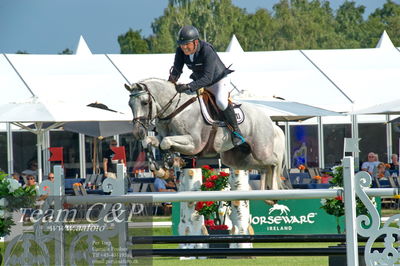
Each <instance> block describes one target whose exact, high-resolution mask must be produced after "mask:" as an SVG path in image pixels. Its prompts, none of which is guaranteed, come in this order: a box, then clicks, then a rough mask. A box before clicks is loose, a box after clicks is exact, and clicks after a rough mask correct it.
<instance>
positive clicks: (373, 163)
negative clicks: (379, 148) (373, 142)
mask: <svg viewBox="0 0 400 266" xmlns="http://www.w3.org/2000/svg"><path fill="white" fill-rule="evenodd" d="M378 164H379V162H378V161H377V155H376V154H375V153H373V152H370V153H368V161H366V162H364V163H363V164H362V165H361V170H362V171H366V172H368V173H369V174H370V175H372V174H373V173H374V169H375V168H376V167H377V166H378Z"/></svg>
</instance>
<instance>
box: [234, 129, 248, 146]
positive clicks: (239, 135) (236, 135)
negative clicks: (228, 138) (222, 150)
mask: <svg viewBox="0 0 400 266" xmlns="http://www.w3.org/2000/svg"><path fill="white" fill-rule="evenodd" d="M232 135H233V137H234V138H235V139H239V140H240V143H235V141H234V140H233V139H232V142H233V145H235V146H239V145H242V144H243V143H245V142H246V140H245V139H244V137H243V136H242V135H241V134H239V133H238V132H236V131H233V132H232Z"/></svg>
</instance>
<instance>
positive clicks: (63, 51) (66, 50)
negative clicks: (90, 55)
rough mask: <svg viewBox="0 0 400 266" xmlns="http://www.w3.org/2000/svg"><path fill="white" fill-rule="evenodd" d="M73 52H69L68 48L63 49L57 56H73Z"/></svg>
mask: <svg viewBox="0 0 400 266" xmlns="http://www.w3.org/2000/svg"><path fill="white" fill-rule="evenodd" d="M73 53H74V51H72V50H70V49H69V48H65V49H64V50H62V51H61V53H58V54H73Z"/></svg>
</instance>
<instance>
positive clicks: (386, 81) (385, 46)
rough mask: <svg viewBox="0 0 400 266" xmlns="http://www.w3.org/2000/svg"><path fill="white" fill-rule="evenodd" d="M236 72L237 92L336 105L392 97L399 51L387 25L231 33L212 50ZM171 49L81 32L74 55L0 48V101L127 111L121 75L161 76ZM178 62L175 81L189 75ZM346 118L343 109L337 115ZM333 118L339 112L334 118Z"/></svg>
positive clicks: (399, 66)
mask: <svg viewBox="0 0 400 266" xmlns="http://www.w3.org/2000/svg"><path fill="white" fill-rule="evenodd" d="M219 55H220V56H221V58H222V60H223V62H224V63H225V64H226V65H227V66H228V65H230V64H232V63H233V65H232V69H234V70H235V72H234V73H233V74H232V75H231V76H230V78H231V80H232V82H233V83H234V84H235V85H236V86H237V87H238V90H239V91H244V94H243V95H240V97H242V98H244V97H246V98H253V99H257V100H268V99H271V98H273V96H276V97H280V98H284V99H286V100H288V101H296V102H300V103H304V104H308V105H312V106H316V107H320V108H324V109H327V110H332V111H336V112H342V111H352V110H354V109H358V108H362V107H363V106H371V105H373V104H379V103H383V102H388V101H389V100H393V97H395V95H396V93H397V87H398V84H399V83H400V82H399V81H400V75H399V73H400V60H399V59H400V54H399V50H398V49H396V48H395V47H394V46H393V44H392V43H391V41H390V38H389V37H388V36H387V34H386V33H383V34H382V37H381V40H380V41H379V43H378V45H377V48H372V49H341V50H294V51H272V52H244V51H243V49H242V48H241V47H240V43H239V42H238V40H237V39H236V38H235V37H233V38H232V41H231V44H230V48H229V49H228V51H227V52H221V53H219ZM173 60H174V54H130V55H93V54H91V52H90V49H89V47H88V46H87V44H86V42H85V41H84V39H83V38H81V39H80V42H79V45H78V49H77V54H76V55H26V54H22V55H20V54H8V55H5V54H3V55H2V56H1V58H0V78H1V82H0V92H2V95H3V97H2V99H1V100H0V103H6V102H10V101H18V100H21V99H25V98H27V97H31V96H38V97H40V98H41V99H50V100H57V99H61V100H66V101H74V102H76V103H79V104H82V105H87V104H88V103H92V102H96V101H97V102H101V103H104V104H106V105H107V106H109V107H110V108H111V109H116V110H120V111H123V112H125V113H129V112H130V110H129V107H128V104H127V102H128V96H127V92H126V91H125V89H124V88H123V84H124V83H127V82H137V81H139V80H142V79H146V78H150V77H158V78H163V79H166V78H167V77H168V74H169V73H168V71H169V69H170V67H171V66H172V64H173ZM189 75H190V71H189V70H188V69H186V67H185V69H184V73H183V75H182V77H181V79H180V80H179V81H180V82H189V81H190V79H189ZM344 119H346V120H349V119H348V118H347V117H346V118H344ZM335 121H337V122H339V121H340V120H335Z"/></svg>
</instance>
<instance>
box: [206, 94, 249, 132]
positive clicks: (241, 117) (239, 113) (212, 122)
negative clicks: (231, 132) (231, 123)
mask: <svg viewBox="0 0 400 266" xmlns="http://www.w3.org/2000/svg"><path fill="white" fill-rule="evenodd" d="M198 98H199V103H200V109H201V114H202V115H203V118H204V121H206V123H207V124H209V125H216V126H218V127H226V124H225V121H221V120H217V119H214V118H213V117H212V116H211V115H210V113H209V111H208V108H207V106H206V104H205V103H204V100H203V95H200V96H198ZM233 110H234V111H235V114H236V120H237V123H238V125H240V124H241V123H243V121H244V118H245V116H244V113H243V110H242V108H240V105H238V104H233Z"/></svg>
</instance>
